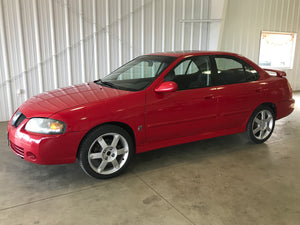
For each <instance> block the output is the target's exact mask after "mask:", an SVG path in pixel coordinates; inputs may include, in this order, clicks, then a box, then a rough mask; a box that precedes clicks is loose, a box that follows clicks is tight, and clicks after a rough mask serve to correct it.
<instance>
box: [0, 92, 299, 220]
mask: <svg viewBox="0 0 300 225" xmlns="http://www.w3.org/2000/svg"><path fill="white" fill-rule="evenodd" d="M295 98H296V102H297V104H296V110H295V112H294V113H293V114H292V115H290V116H289V117H286V118H284V119H282V120H279V121H277V122H276V127H275V131H274V133H273V135H272V137H271V138H270V139H269V140H268V141H267V142H266V143H265V144H261V145H256V144H252V143H249V142H248V140H247V139H245V137H244V135H243V134H238V135H231V136H226V137H219V138H214V139H209V140H204V141H198V142H194V143H189V144H184V145H178V146H174V147H169V148H164V149H160V150H156V151H152V152H147V153H144V154H140V155H138V156H137V157H136V160H135V162H134V164H132V165H131V166H130V168H129V171H128V172H127V173H126V174H124V175H122V176H120V177H117V178H114V179H110V180H96V179H93V178H90V177H88V176H86V175H85V174H84V173H83V172H82V171H81V169H80V168H79V165H78V163H75V164H68V165H54V166H41V165H35V164H31V163H28V162H26V161H24V160H22V159H20V158H18V157H17V156H16V155H15V154H14V153H13V152H11V151H10V150H9V148H8V146H7V141H6V126H7V123H6V122H2V123H0V155H1V157H0V224H5V225H6V224H205V225H207V224H213V225H218V224H228V225H234V224H246V225H247V224H275V225H276V224H280V225H281V224H287V225H290V224H299V221H300V180H299V177H300V148H299V143H300V142H299V139H300V104H299V103H300V93H296V94H295Z"/></svg>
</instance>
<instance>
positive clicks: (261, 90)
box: [255, 88, 268, 93]
mask: <svg viewBox="0 0 300 225" xmlns="http://www.w3.org/2000/svg"><path fill="white" fill-rule="evenodd" d="M267 90H268V89H266V88H258V89H256V90H255V91H256V92H257V93H263V92H265V91H267Z"/></svg>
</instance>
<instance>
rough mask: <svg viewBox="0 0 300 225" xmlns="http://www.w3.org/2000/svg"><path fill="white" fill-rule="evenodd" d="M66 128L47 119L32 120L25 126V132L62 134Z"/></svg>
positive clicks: (58, 122) (63, 124)
mask: <svg viewBox="0 0 300 225" xmlns="http://www.w3.org/2000/svg"><path fill="white" fill-rule="evenodd" d="M66 128H67V126H66V124H65V123H63V122H61V121H58V120H53V119H47V118H32V119H30V120H29V121H28V122H27V124H26V126H25V130H27V131H29V132H33V133H40V134H63V133H64V132H65V131H66Z"/></svg>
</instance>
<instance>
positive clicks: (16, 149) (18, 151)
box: [10, 142, 24, 158]
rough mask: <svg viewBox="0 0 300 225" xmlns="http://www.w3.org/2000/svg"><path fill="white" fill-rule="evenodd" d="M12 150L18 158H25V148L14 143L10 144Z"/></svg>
mask: <svg viewBox="0 0 300 225" xmlns="http://www.w3.org/2000/svg"><path fill="white" fill-rule="evenodd" d="M10 148H11V150H13V151H14V152H15V153H16V154H17V155H18V156H21V157H22V158H24V148H21V147H19V146H18V145H15V144H14V143H12V142H10Z"/></svg>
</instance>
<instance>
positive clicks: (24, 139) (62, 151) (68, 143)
mask: <svg viewBox="0 0 300 225" xmlns="http://www.w3.org/2000/svg"><path fill="white" fill-rule="evenodd" d="M26 122H27V119H26V120H24V121H23V122H22V123H21V124H20V126H18V127H17V128H16V127H14V126H12V125H11V124H10V123H9V124H8V140H9V146H10V148H11V150H12V151H13V152H14V153H15V154H16V155H18V156H20V157H22V158H24V159H25V160H26V161H29V162H32V163H36V164H44V165H49V164H64V163H73V162H75V160H76V154H77V149H78V146H79V143H80V141H81V139H82V137H83V136H84V132H71V133H68V132H66V133H65V134H61V135H42V134H35V133H29V132H27V131H26V130H25V129H24V126H25V124H26Z"/></svg>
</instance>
